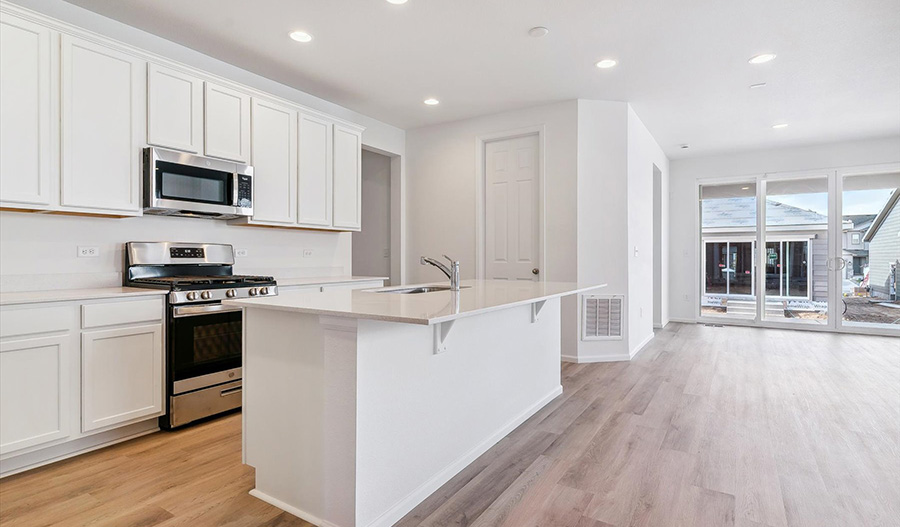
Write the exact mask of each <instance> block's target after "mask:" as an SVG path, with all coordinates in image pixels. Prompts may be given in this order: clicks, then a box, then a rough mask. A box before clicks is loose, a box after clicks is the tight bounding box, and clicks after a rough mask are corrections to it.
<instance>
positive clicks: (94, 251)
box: [78, 245, 100, 258]
mask: <svg viewBox="0 0 900 527" xmlns="http://www.w3.org/2000/svg"><path fill="white" fill-rule="evenodd" d="M98 256H100V248H99V247H96V246H93V245H79V246H78V257H79V258H96V257H98Z"/></svg>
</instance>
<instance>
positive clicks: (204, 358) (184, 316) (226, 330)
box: [169, 304, 242, 394]
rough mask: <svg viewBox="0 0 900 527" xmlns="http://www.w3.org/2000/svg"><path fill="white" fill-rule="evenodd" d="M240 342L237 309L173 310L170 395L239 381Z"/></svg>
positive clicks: (201, 307)
mask: <svg viewBox="0 0 900 527" xmlns="http://www.w3.org/2000/svg"><path fill="white" fill-rule="evenodd" d="M241 342H242V341H241V308H239V307H231V306H223V305H221V304H203V305H191V306H173V307H172V308H171V315H170V319H169V382H170V383H171V384H170V385H171V386H172V392H171V393H172V394H178V393H184V392H188V391H192V390H198V389H200V388H205V387H207V386H212V385H215V384H219V383H222V382H228V381H233V380H236V379H239V378H240V377H241V375H240V367H241Z"/></svg>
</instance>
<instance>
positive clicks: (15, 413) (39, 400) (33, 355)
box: [0, 336, 71, 454]
mask: <svg viewBox="0 0 900 527" xmlns="http://www.w3.org/2000/svg"><path fill="white" fill-rule="evenodd" d="M68 342H69V337H68V336H55V337H36V338H27V339H20V340H13V341H7V342H4V343H2V344H0V454H6V453H9V452H13V451H16V450H21V449H23V448H28V447H30V446H34V445H40V444H43V443H47V442H50V441H55V440H57V439H61V438H64V437H67V436H68V435H69V362H70V360H71V357H70V356H69V353H70V351H69V344H68Z"/></svg>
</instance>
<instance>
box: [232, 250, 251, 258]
mask: <svg viewBox="0 0 900 527" xmlns="http://www.w3.org/2000/svg"><path fill="white" fill-rule="evenodd" d="M248 254H249V251H248V250H247V249H235V250H234V255H235V256H236V257H238V258H244V257H245V256H247V255H248Z"/></svg>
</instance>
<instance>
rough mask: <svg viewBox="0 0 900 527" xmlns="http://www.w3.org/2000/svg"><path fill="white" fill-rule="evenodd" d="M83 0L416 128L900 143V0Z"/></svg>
mask: <svg viewBox="0 0 900 527" xmlns="http://www.w3.org/2000/svg"><path fill="white" fill-rule="evenodd" d="M69 1H70V2H71V3H73V4H77V5H79V6H82V7H85V8H87V9H90V10H93V11H96V12H98V13H101V14H103V15H106V16H109V17H111V18H114V19H118V20H120V21H122V22H125V23H127V24H129V25H132V26H136V27H138V28H141V29H144V30H146V31H149V32H151V33H154V34H157V35H160V36H162V37H165V38H167V39H169V40H173V41H175V42H178V43H181V44H183V45H186V46H188V47H191V48H193V49H196V50H198V51H201V52H203V53H206V54H208V55H211V56H213V57H216V58H219V59H221V60H224V61H226V62H230V63H232V64H235V65H237V66H240V67H242V68H245V69H248V70H251V71H254V72H256V73H259V74H261V75H264V76H266V77H269V78H272V79H274V80H277V81H280V82H283V83H285V84H288V85H291V86H294V87H296V88H298V89H301V90H303V91H306V92H309V93H312V94H314V95H317V96H319V97H322V98H324V99H328V100H330V101H332V102H335V103H338V104H341V105H343V106H346V107H348V108H351V109H353V110H356V111H359V112H361V113H364V114H367V115H370V116H372V117H375V118H377V119H380V120H382V121H384V122H387V123H390V124H393V125H396V126H398V127H401V128H407V129H408V128H415V127H419V126H425V125H430V124H436V123H441V122H447V121H452V120H458V119H464V118H468V117H473V116H477V115H483V114H489V113H496V112H501V111H505V110H510V109H515V108H522V107H527V106H531V105H536V104H540V103H546V102H552V101H559V100H564V99H572V98H585V99H606V100H618V101H628V102H630V103H631V104H632V106H633V107H634V109H635V111H636V112H637V114H638V115H639V116H640V117H641V119H642V120H643V121H644V124H646V125H647V127H648V128H649V129H650V132H651V133H652V134H653V135H654V137H655V138H656V139H657V141H659V143H660V145H661V146H662V147H663V149H664V150H665V151H666V153H667V154H668V155H669V156H670V157H671V158H681V157H688V156H695V155H699V154H709V153H713V152H726V151H734V150H745V149H755V148H769V147H776V146H789V145H800V144H810V143H820V142H827V141H838V140H845V139H861V138H867V137H876V136H887V135H898V134H900V4H898V2H897V0H864V1H861V0H856V1H850V0H846V1H832V0H791V1H784V0H754V1H749V2H747V1H743V2H741V1H722V0H708V1H702V0H683V1H679V2H672V1H667V2H663V1H659V0H562V1H560V0H557V1H552V0H443V1H441V0H409V3H407V4H405V5H399V6H397V5H392V4H389V3H388V2H387V1H385V0H330V1H326V0H254V1H251V2H248V1H246V0H191V1H184V0H152V1H150V0H116V1H115V2H110V1H109V0H69ZM537 25H543V26H547V27H548V28H550V34H549V35H547V36H546V37H543V38H539V39H535V38H531V37H529V36H528V34H527V32H528V29H529V28H531V27H533V26H537ZM295 29H302V30H305V31H308V32H309V33H311V34H312V35H313V36H314V37H315V39H314V40H313V41H312V42H311V43H309V44H298V43H296V42H294V41H292V40H290V39H288V37H287V34H288V33H289V32H290V31H292V30H295ZM769 51H774V52H775V53H777V54H778V57H777V58H776V59H775V60H774V61H773V62H770V63H768V64H763V65H756V66H754V65H750V64H748V63H747V59H748V58H750V57H751V56H753V55H756V54H758V53H762V52H769ZM607 57H611V58H615V59H617V60H618V61H619V65H618V66H616V67H615V68H612V69H609V70H600V69H598V68H596V67H595V66H594V63H595V62H596V61H597V60H599V59H601V58H607ZM756 82H767V83H768V85H767V86H766V87H765V88H762V89H754V90H751V89H749V88H748V86H749V85H750V84H753V83H756ZM426 97H437V98H439V99H440V100H441V104H440V105H438V106H434V107H431V106H425V105H424V104H422V100H423V99H425V98H426ZM781 121H785V122H788V123H790V126H789V127H788V128H785V129H781V130H773V129H772V128H771V126H772V124H774V123H776V122H781ZM682 143H689V144H690V146H691V148H690V149H689V150H682V149H680V148H679V145H680V144H682Z"/></svg>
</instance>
